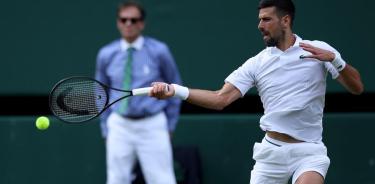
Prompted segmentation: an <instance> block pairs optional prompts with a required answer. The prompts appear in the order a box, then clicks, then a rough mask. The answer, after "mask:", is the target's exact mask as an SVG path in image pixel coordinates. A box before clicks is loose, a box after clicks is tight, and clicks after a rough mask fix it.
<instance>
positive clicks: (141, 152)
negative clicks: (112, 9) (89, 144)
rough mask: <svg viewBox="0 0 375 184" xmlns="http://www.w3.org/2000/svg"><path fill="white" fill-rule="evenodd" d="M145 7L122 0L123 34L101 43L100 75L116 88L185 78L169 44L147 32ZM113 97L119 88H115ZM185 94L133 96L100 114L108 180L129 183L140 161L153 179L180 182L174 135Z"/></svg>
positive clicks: (153, 182)
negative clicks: (175, 167) (162, 97)
mask: <svg viewBox="0 0 375 184" xmlns="http://www.w3.org/2000/svg"><path fill="white" fill-rule="evenodd" d="M145 15H146V13H145V10H144V8H143V7H142V6H141V5H140V4H139V3H138V2H135V1H125V2H122V3H120V5H119V6H118V10H117V28H118V30H119V32H120V34H121V38H120V39H117V40H115V41H113V42H111V43H109V44H108V45H105V46H104V47H102V48H101V49H100V51H99V53H98V56H97V66H96V74H95V76H96V79H97V80H99V81H101V82H103V83H105V84H107V85H109V86H112V87H114V88H119V89H133V88H141V87H148V86H150V84H151V82H152V81H164V82H166V83H178V84H180V83H181V78H180V74H179V71H178V69H177V66H176V63H175V61H174V59H173V57H172V54H171V52H170V50H169V48H168V46H167V45H166V44H165V43H163V42H161V41H158V40H156V39H154V38H151V37H146V36H143V35H142V31H143V30H144V28H145ZM109 95H110V99H111V100H112V101H113V99H117V98H118V97H119V96H120V94H118V93H116V92H113V91H111V92H110V94H109ZM180 104H181V100H180V99H178V98H172V99H170V100H168V101H163V100H157V99H155V98H151V97H147V96H138V97H132V98H131V99H130V98H129V99H125V100H122V101H120V102H118V103H116V104H115V105H113V106H112V107H111V108H110V109H109V110H108V111H106V113H104V114H103V115H102V116H101V128H102V133H103V136H104V137H105V138H106V162H107V184H130V183H131V181H132V170H133V167H134V165H135V163H136V160H138V161H139V163H140V166H141V169H142V172H143V175H144V177H145V180H146V182H147V183H149V184H175V183H176V179H175V175H174V171H173V158H172V157H173V155H172V147H171V140H170V136H171V135H172V132H173V131H174V129H175V128H176V124H177V120H178V117H179V112H180Z"/></svg>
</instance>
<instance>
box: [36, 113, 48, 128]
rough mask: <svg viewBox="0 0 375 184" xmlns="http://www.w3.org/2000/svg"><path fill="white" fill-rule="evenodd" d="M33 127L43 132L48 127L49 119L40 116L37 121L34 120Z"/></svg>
mask: <svg viewBox="0 0 375 184" xmlns="http://www.w3.org/2000/svg"><path fill="white" fill-rule="evenodd" d="M35 126H36V127H37V128H38V129H39V130H45V129H47V128H48V127H49V119H48V118H47V117H45V116H40V117H38V119H36V121H35Z"/></svg>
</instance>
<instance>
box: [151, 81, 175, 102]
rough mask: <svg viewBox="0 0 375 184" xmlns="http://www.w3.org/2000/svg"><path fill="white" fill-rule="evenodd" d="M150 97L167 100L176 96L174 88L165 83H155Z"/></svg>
mask: <svg viewBox="0 0 375 184" xmlns="http://www.w3.org/2000/svg"><path fill="white" fill-rule="evenodd" d="M151 86H152V89H151V91H150V94H149V95H150V96H152V97H155V98H158V99H166V98H170V97H173V96H174V93H175V91H174V87H173V85H169V84H167V83H164V82H153V83H152V84H151Z"/></svg>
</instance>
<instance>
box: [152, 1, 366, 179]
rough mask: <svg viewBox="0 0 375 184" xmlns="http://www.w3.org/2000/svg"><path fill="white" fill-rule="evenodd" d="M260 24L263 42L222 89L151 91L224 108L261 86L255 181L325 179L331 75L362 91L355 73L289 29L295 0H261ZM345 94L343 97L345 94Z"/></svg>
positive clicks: (330, 51)
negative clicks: (325, 112)
mask: <svg viewBox="0 0 375 184" xmlns="http://www.w3.org/2000/svg"><path fill="white" fill-rule="evenodd" d="M258 9H259V25H258V28H259V30H260V32H261V33H262V35H263V40H264V42H265V44H266V46H267V47H266V48H265V49H264V50H262V51H261V52H260V53H259V54H257V55H256V56H254V57H251V58H250V59H248V60H247V61H246V62H245V63H244V64H243V65H242V66H240V67H239V68H238V69H237V70H235V71H233V72H232V73H231V74H230V75H229V76H228V77H227V78H226V79H225V84H224V86H223V87H222V88H221V89H220V90H218V91H208V90H200V89H188V88H187V87H184V86H180V85H177V84H171V85H169V86H168V87H169V90H165V85H166V84H165V83H159V82H156V83H154V84H153V90H152V92H151V93H150V95H151V96H154V97H157V98H159V99H164V98H169V97H172V96H178V97H180V98H182V99H184V100H187V101H188V102H189V103H192V104H195V105H198V106H202V107H205V108H210V109H217V110H220V109H223V108H224V107H226V106H227V105H229V104H231V103H232V102H233V101H235V100H237V99H238V98H240V97H242V96H244V95H245V94H246V92H247V91H248V90H249V89H250V88H252V87H254V86H255V87H256V88H257V89H258V92H259V96H260V98H261V100H262V103H263V107H264V115H263V116H262V117H261V119H260V127H261V129H262V130H263V131H265V137H264V138H263V140H262V141H261V143H255V145H254V148H253V159H254V160H255V161H256V163H255V165H254V167H253V170H252V171H251V179H250V183H251V184H286V183H287V182H288V180H289V179H290V178H291V177H292V182H293V183H298V184H322V183H324V178H325V176H326V173H327V170H328V167H329V164H330V159H329V158H328V156H327V149H326V147H325V145H324V143H323V142H322V131H323V130H322V129H323V126H322V118H323V108H324V98H325V92H326V76H327V74H328V73H330V74H331V76H332V78H333V79H336V80H337V81H338V82H339V83H340V84H342V85H343V86H344V87H345V88H346V89H347V90H348V91H349V92H351V93H353V94H356V95H358V94H361V93H362V91H363V84H362V82H361V79H360V75H359V73H358V71H357V70H356V69H355V68H353V67H352V66H350V65H349V64H348V63H346V62H345V61H344V60H343V59H342V57H341V55H340V53H339V52H338V51H337V50H335V49H334V48H333V47H331V46H330V45H328V44H327V43H325V42H322V41H309V40H303V39H302V38H301V37H299V36H298V35H296V34H294V33H293V31H292V26H293V19H294V14H295V7H294V4H293V2H292V1H291V0H261V1H260V2H259V7H258ZM343 100H344V99H343Z"/></svg>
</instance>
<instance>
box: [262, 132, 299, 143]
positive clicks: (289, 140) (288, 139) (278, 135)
mask: <svg viewBox="0 0 375 184" xmlns="http://www.w3.org/2000/svg"><path fill="white" fill-rule="evenodd" d="M267 135H268V136H269V137H271V138H272V139H276V140H279V141H282V142H287V143H300V142H304V141H301V140H298V139H295V138H293V137H291V136H290V135H288V134H283V133H279V132H273V131H267Z"/></svg>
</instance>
